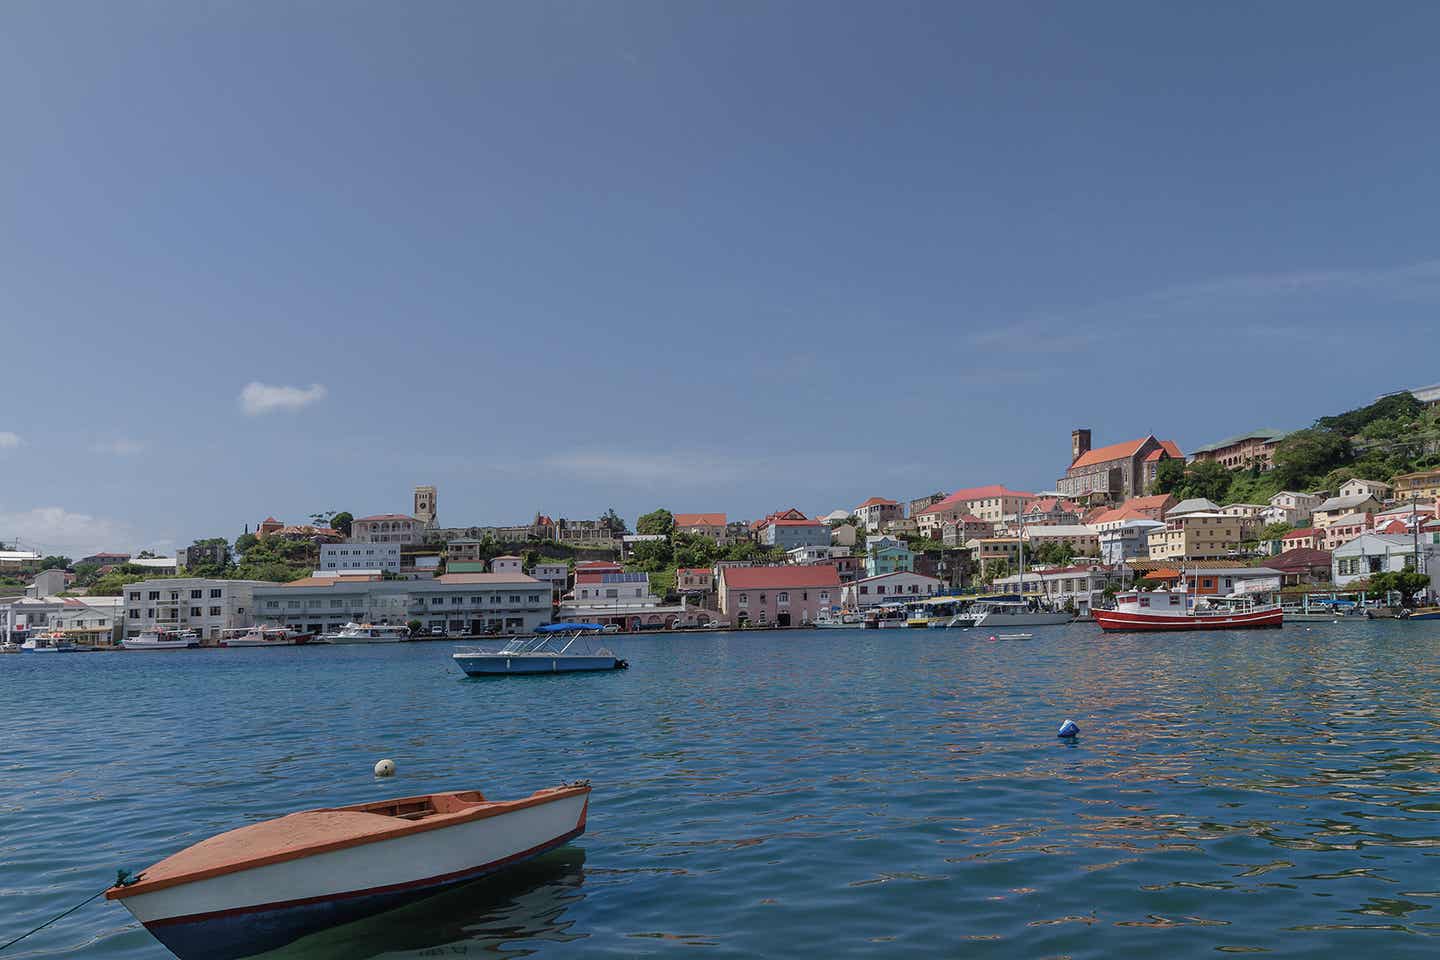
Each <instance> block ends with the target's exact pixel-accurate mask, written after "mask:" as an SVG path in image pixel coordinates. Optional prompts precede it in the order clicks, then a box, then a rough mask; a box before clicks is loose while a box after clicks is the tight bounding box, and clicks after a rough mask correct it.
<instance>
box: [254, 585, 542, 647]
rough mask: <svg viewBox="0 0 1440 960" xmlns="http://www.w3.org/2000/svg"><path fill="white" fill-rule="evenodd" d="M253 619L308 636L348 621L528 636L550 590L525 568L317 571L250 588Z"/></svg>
mask: <svg viewBox="0 0 1440 960" xmlns="http://www.w3.org/2000/svg"><path fill="white" fill-rule="evenodd" d="M255 619H256V620H257V621H259V622H261V623H266V624H279V625H283V626H288V627H291V628H293V629H296V630H300V631H302V632H305V633H327V632H331V631H334V630H338V629H339V628H341V627H343V626H344V625H345V624H347V623H351V622H355V623H408V622H409V621H411V620H418V621H420V623H421V626H422V628H423V629H425V630H429V629H431V628H433V627H440V628H441V629H443V630H444V631H445V632H446V633H448V634H450V635H452V636H456V635H469V636H474V635H478V634H483V633H529V632H531V631H533V630H534V629H535V628H536V627H537V626H539V625H540V624H542V623H549V622H550V590H549V587H548V586H547V585H546V584H543V583H541V582H540V581H539V580H536V579H535V578H534V577H527V576H525V575H524V574H523V573H520V574H517V573H449V574H445V575H443V576H439V577H435V578H434V579H433V580H381V579H377V578H375V577H373V576H368V577H357V576H346V575H345V573H344V572H343V571H334V572H321V573H318V574H317V575H316V576H313V577H307V578H306V579H304V580H296V581H294V582H293V583H269V584H263V585H261V586H260V587H258V588H256V590H255Z"/></svg>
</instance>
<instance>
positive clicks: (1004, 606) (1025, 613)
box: [955, 597, 1074, 628]
mask: <svg viewBox="0 0 1440 960" xmlns="http://www.w3.org/2000/svg"><path fill="white" fill-rule="evenodd" d="M1073 619H1074V616H1073V615H1072V614H1069V613H1067V612H1065V611H1064V610H1049V609H1046V608H1045V607H1043V606H1041V605H1039V604H1037V603H1033V602H1030V601H1027V600H1025V599H1023V598H1021V597H1006V598H1003V599H996V600H978V601H976V602H975V603H973V604H971V605H970V609H969V610H968V611H966V612H965V613H963V614H960V615H959V617H957V620H959V621H960V622H959V623H958V624H955V625H958V626H970V627H1002V628H1004V627H1044V626H1052V625H1054V624H1058V623H1069V622H1070V621H1071V620H1073Z"/></svg>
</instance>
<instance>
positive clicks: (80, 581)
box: [75, 563, 100, 587]
mask: <svg viewBox="0 0 1440 960" xmlns="http://www.w3.org/2000/svg"><path fill="white" fill-rule="evenodd" d="M99 575H100V564H98V563H77V564H76V565H75V586H77V587H88V586H90V584H92V583H94V582H95V580H96V579H97V578H98V577H99Z"/></svg>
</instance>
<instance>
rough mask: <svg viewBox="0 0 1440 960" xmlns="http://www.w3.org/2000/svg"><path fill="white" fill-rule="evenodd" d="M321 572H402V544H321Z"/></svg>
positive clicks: (351, 542)
mask: <svg viewBox="0 0 1440 960" xmlns="http://www.w3.org/2000/svg"><path fill="white" fill-rule="evenodd" d="M320 569H321V570H389V571H390V572H391V573H399V572H400V544H398V543H360V542H357V541H354V540H350V541H346V542H345V543H322V544H320Z"/></svg>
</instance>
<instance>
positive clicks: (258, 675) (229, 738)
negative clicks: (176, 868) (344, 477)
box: [0, 621, 1440, 960]
mask: <svg viewBox="0 0 1440 960" xmlns="http://www.w3.org/2000/svg"><path fill="white" fill-rule="evenodd" d="M1032 632H1033V634H1034V639H1033V640H1030V641H1021V642H994V641H990V640H988V639H987V636H986V635H985V632H984V631H983V630H970V631H964V632H962V631H935V630H929V631H924V630H884V631H860V630H855V631H841V630H833V631H791V632H769V633H749V634H735V633H714V634H703V635H677V636H654V637H615V638H606V643H607V644H608V645H610V646H611V647H612V648H614V649H615V650H616V651H617V652H618V653H619V654H620V655H621V656H624V657H626V658H627V659H629V661H630V664H631V668H630V669H629V670H628V671H619V672H614V673H605V674H577V675H568V676H540V677H516V678H499V679H467V678H465V677H464V676H463V675H462V674H461V673H460V671H459V670H457V669H456V667H455V666H454V664H453V663H452V662H451V661H450V658H449V654H450V653H451V652H452V648H451V647H450V646H449V645H446V644H440V643H410V644H399V645H392V646H376V647H353V646H352V647H332V648H326V647H316V648H283V649H248V650H198V651H181V652H173V653H114V654H91V655H78V654H77V655H58V656H36V655H21V656H6V657H0V724H3V731H4V734H3V737H0V894H3V897H0V904H3V907H0V943H3V942H5V941H6V940H8V939H10V938H11V937H13V936H16V935H18V934H19V933H21V932H23V931H24V930H27V929H29V928H30V927H33V926H35V925H36V924H38V923H40V922H42V921H43V920H45V919H47V918H49V917H50V916H53V915H54V914H56V913H58V912H60V911H61V910H63V909H65V908H66V907H68V906H70V905H72V904H74V903H77V902H79V901H80V900H83V899H84V898H85V897H87V896H89V895H91V894H92V893H95V892H97V891H99V890H101V889H103V888H104V887H105V886H106V885H107V884H108V883H109V882H110V881H111V880H112V879H113V878H114V875H115V870H116V869H117V868H121V867H127V868H134V869H138V868H140V867H143V866H146V865H148V864H149V863H152V862H154V861H155V860H158V859H160V858H161V857H163V856H165V855H167V854H169V853H171V852H174V851H175V850H177V849H179V848H182V847H184V846H186V845H188V844H191V843H194V842H196V841H198V840H201V839H203V838H205V837H207V836H210V835H212V834H214V833H217V832H220V831H223V830H227V829H230V828H233V827H236V826H241V825H244V824H246V823H251V822H255V821H257V820H262V819H268V818H270V817H273V816H277V815H279V814H282V813H285V812H289V811H293V810H297V809H304V808H310V807H317V806H325V805H332V804H343V803H357V802H362V801H366V800H374V799H380V798H383V797H387V796H401V795H408V794H416V793H426V792H432V791H437V790H450V789H466V788H475V787H478V788H480V789H482V790H484V791H485V793H486V794H487V795H488V796H491V797H493V798H511V797H516V796H521V795H525V794H528V793H530V792H531V791H532V790H535V789H538V788H540V787H545V786H551V785H554V784H557V783H559V782H561V781H563V780H573V779H577V778H589V779H590V780H592V781H593V784H594V795H593V797H592V801H591V806H590V816H589V826H588V830H587V832H586V834H585V835H584V836H583V837H581V838H580V839H579V840H578V841H576V843H575V844H573V845H572V846H570V847H567V848H565V849H563V850H560V851H557V852H555V853H552V854H550V855H547V856H546V857H544V858H542V859H540V860H537V861H534V862H532V863H530V864H527V865H525V866H523V867H521V868H518V869H516V870H515V871H513V872H510V873H508V874H503V875H500V876H497V877H494V878H491V879H488V880H485V881H481V882H479V883H476V884H472V885H469V886H466V887H462V888H459V889H456V890H453V891H451V892H449V893H446V894H444V895H442V896H440V897H437V898H432V899H431V900H428V901H425V902H423V903H420V904H417V905H413V906H411V907H408V908H406V909H405V910H403V911H399V912H396V913H393V914H388V915H384V916H381V917H377V918H373V919H371V920H368V921H364V922H361V923H357V924H353V925H351V926H347V927H342V928H338V929H334V930H330V931H327V932H325V933H323V934H320V935H317V936H315V937H313V938H310V939H308V940H306V941H302V942H301V943H298V944H295V945H293V946H292V947H290V948H286V949H285V950H283V951H281V952H280V953H278V954H275V955H274V956H286V957H305V958H322V957H323V958H360V957H386V958H399V957H438V956H446V957H450V956H474V957H480V956H491V955H498V956H529V955H539V956H542V957H593V956H598V955H602V954H610V955H616V956H634V955H666V954H669V955H681V954H679V953H677V951H681V950H695V949H698V950H701V951H705V953H706V954H707V955H710V956H772V957H794V956H800V955H815V956H866V955H868V956H877V957H896V956H928V955H934V954H944V955H947V956H966V957H995V958H1000V957H1007V958H1008V957H1020V956H1025V957H1061V956H1066V957H1097V958H1098V957H1113V956H1125V957H1131V958H1136V957H1164V958H1167V960H1168V958H1173V957H1177V956H1199V955H1202V954H1204V955H1209V954H1212V953H1214V952H1217V951H1218V952H1222V953H1224V952H1234V953H1250V952H1253V953H1269V954H1272V955H1279V956H1290V957H1313V956H1339V955H1344V954H1351V953H1361V952H1368V953H1369V954H1370V955H1372V956H1383V957H1435V956H1440V909H1437V908H1440V657H1437V654H1440V623H1429V624H1421V623H1404V622H1373V623H1371V622H1363V621H1346V622H1343V623H1338V624H1292V625H1290V626H1287V627H1286V628H1285V629H1284V630H1279V631H1262V632H1256V633H1208V634H1207V633H1197V634H1189V635H1182V636H1157V635H1135V636H1105V635H1102V634H1101V633H1100V631H1099V630H1098V629H1097V628H1096V627H1095V626H1093V625H1091V624H1072V625H1069V626H1065V627H1037V628H1033V630H1032ZM1066 718H1073V719H1075V720H1076V721H1077V722H1078V724H1079V725H1080V728H1081V733H1080V736H1079V737H1078V738H1076V739H1074V740H1062V739H1060V738H1057V737H1056V736H1055V732H1056V729H1057V728H1058V727H1059V725H1060V723H1061V721H1063V720H1065V719H1066ZM381 757H391V758H393V759H394V760H395V761H396V763H397V765H398V768H399V773H398V775H397V776H396V777H395V778H393V779H389V780H376V779H375V778H374V777H373V776H372V775H371V768H372V766H373V765H374V763H375V761H376V760H378V759H380V758H381ZM685 955H693V954H688V953H687V954H685ZM167 956H168V953H167V952H166V951H165V950H164V949H163V948H162V947H161V946H160V945H159V944H158V943H157V942H155V941H154V940H153V939H152V938H151V937H150V936H149V934H147V933H146V932H145V931H144V930H143V929H142V928H140V927H139V926H138V925H137V924H136V923H135V922H134V921H133V920H132V919H131V918H130V915H129V914H128V913H127V912H126V911H125V910H124V909H123V908H122V907H120V906H118V905H116V904H113V903H108V902H105V901H103V900H101V901H97V902H95V903H92V904H90V905H88V906H86V907H84V908H83V909H81V910H79V911H77V912H76V913H75V914H73V915H71V916H70V917H67V918H66V919H64V920H62V921H60V922H59V923H58V924H56V925H55V926H54V927H52V928H49V929H47V930H44V931H42V932H40V933H38V934H36V935H35V936H33V937H31V938H29V939H28V940H26V941H24V942H23V943H21V944H20V945H18V946H17V947H14V948H12V949H11V950H10V951H8V952H7V954H6V960H11V958H12V957H15V958H18V957H32V958H33V957H67V958H107V960H159V958H164V957H167Z"/></svg>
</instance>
